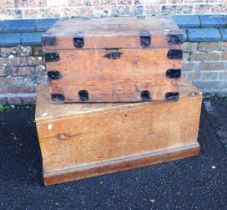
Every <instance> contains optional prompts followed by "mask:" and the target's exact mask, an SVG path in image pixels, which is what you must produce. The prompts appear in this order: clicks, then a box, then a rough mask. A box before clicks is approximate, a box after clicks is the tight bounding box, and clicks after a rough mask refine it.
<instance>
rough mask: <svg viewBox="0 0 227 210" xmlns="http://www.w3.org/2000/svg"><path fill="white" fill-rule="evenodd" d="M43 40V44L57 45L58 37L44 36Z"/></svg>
mask: <svg viewBox="0 0 227 210" xmlns="http://www.w3.org/2000/svg"><path fill="white" fill-rule="evenodd" d="M41 41H42V45H43V46H55V45H56V43H57V38H56V37H55V36H51V37H49V36H43V37H42V38H41Z"/></svg>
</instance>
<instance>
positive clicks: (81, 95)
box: [78, 90, 89, 102]
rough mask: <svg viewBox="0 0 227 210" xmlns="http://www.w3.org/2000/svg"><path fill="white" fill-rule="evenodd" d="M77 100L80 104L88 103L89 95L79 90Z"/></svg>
mask: <svg viewBox="0 0 227 210" xmlns="http://www.w3.org/2000/svg"><path fill="white" fill-rule="evenodd" d="M78 95H79V98H80V101H81V102H87V101H89V94H88V91H87V90H80V91H79V92H78Z"/></svg>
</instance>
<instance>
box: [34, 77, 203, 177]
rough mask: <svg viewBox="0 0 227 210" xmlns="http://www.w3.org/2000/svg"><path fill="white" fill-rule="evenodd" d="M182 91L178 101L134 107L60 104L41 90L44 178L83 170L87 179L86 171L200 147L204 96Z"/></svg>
mask: <svg viewBox="0 0 227 210" xmlns="http://www.w3.org/2000/svg"><path fill="white" fill-rule="evenodd" d="M180 87H181V99H180V100H179V101H178V102H167V103H164V102H146V103H130V104H127V103H125V104H122V103H121V104H120V103H116V104H113V103H112V104H103V103H102V104H65V105H55V104H50V103H49V96H48V94H47V89H46V88H44V89H40V90H38V98H37V107H36V124H37V131H38V136H39V143H40V147H41V152H42V157H43V168H44V176H45V175H47V176H48V174H55V173H56V174H58V172H59V173H60V172H61V171H64V170H66V171H67V170H71V169H75V168H78V173H81V176H80V178H83V175H82V174H84V173H85V172H84V171H83V167H85V168H84V170H87V169H86V167H87V166H89V167H90V166H92V167H93V166H94V167H96V165H99V164H102V163H104V162H106V161H107V162H108V161H117V160H121V159H126V160H127V158H133V157H134V156H135V157H137V156H139V155H142V156H143V154H147V153H149V154H153V153H156V152H158V151H159V150H164V151H165V150H166V151H167V153H168V151H169V150H172V149H173V150H174V149H177V148H183V147H184V146H188V145H195V144H197V141H196V140H197V135H198V128H199V119H200V109H201V100H202V97H201V92H200V91H199V90H198V89H196V88H195V87H194V86H192V85H191V84H190V83H188V82H186V81H183V82H182V83H181V86H180ZM196 148H198V145H197V146H196ZM190 151H191V150H190ZM196 151H197V150H196ZM189 154H194V153H193V152H192V153H191V152H189ZM163 155H164V156H165V152H164V153H163ZM186 156H187V155H186ZM189 156H190V155H189ZM180 157H185V156H184V154H182V155H179V158H180ZM176 158H177V156H176ZM142 159H143V157H142ZM170 159H171V158H170ZM154 162H155V161H154ZM160 162H161V161H160ZM150 163H152V161H151V162H150ZM125 164H126V163H125ZM123 165H124V164H123ZM126 165H127V164H126ZM138 166H140V164H138ZM133 167H136V162H135V165H133ZM123 168H124V167H119V170H123ZM126 169H127V167H126ZM108 170H109V169H108ZM116 170H117V169H116ZM94 171H95V169H94ZM110 171H111V170H110ZM114 171H115V170H114ZM107 172H108V171H107ZM93 173H94V174H95V175H97V174H98V172H92V173H91V174H93ZM104 173H105V170H104V171H103V172H102V173H101V174H104ZM85 174H86V173H85ZM76 176H78V175H76ZM84 176H85V177H87V176H89V175H88V174H86V175H84ZM72 179H73V178H70V180H72Z"/></svg>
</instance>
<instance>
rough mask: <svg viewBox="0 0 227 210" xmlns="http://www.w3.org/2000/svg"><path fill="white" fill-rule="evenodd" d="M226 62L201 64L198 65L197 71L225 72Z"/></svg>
mask: <svg viewBox="0 0 227 210" xmlns="http://www.w3.org/2000/svg"><path fill="white" fill-rule="evenodd" d="M223 69H224V62H200V63H198V65H196V70H223Z"/></svg>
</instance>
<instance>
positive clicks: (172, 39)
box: [167, 34, 184, 45]
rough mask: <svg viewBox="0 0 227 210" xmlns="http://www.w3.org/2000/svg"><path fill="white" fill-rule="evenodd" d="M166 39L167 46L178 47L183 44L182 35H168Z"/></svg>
mask: <svg viewBox="0 0 227 210" xmlns="http://www.w3.org/2000/svg"><path fill="white" fill-rule="evenodd" d="M167 39H168V44H169V45H178V44H183V42H184V36H183V34H168V35H167Z"/></svg>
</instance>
